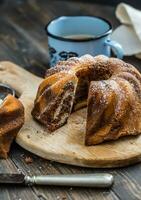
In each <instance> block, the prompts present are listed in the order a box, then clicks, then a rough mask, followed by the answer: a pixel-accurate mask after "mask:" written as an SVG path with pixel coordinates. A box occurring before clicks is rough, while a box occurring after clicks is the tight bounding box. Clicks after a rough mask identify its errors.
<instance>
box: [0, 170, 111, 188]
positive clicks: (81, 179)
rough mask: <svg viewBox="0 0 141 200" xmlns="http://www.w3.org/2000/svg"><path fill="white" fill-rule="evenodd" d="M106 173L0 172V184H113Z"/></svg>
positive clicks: (87, 185) (78, 185)
mask: <svg viewBox="0 0 141 200" xmlns="http://www.w3.org/2000/svg"><path fill="white" fill-rule="evenodd" d="M113 180H114V179H113V175H111V174H108V173H95V174H71V175H46V176H27V175H24V174H2V173H1V174H0V184H1V183H2V184H4V183H5V184H24V185H55V186H76V187H98V188H107V187H111V186H112V184H113Z"/></svg>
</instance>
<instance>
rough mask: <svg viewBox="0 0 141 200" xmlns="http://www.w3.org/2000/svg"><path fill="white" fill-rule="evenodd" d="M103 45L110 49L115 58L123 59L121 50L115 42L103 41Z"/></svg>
mask: <svg viewBox="0 0 141 200" xmlns="http://www.w3.org/2000/svg"><path fill="white" fill-rule="evenodd" d="M105 45H108V46H110V47H111V48H112V50H113V52H114V54H115V55H116V56H117V58H119V59H122V58H123V55H124V53H123V48H122V46H121V45H120V44H119V43H118V42H116V41H114V40H107V41H105Z"/></svg>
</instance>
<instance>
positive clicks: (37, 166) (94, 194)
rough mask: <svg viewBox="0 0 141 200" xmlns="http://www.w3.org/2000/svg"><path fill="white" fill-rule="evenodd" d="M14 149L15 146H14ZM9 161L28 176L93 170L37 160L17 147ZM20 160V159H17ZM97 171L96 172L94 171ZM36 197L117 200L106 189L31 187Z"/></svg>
mask: <svg viewBox="0 0 141 200" xmlns="http://www.w3.org/2000/svg"><path fill="white" fill-rule="evenodd" d="M14 147H15V146H14ZM10 155H11V159H12V160H13V161H14V163H15V164H16V166H17V167H18V168H20V169H22V170H23V172H24V173H26V174H28V175H46V174H74V173H92V172H94V170H93V169H85V168H80V167H75V166H68V165H63V164H59V163H56V162H51V161H47V160H44V159H41V158H39V157H38V156H35V155H33V154H31V153H29V152H27V151H25V150H23V149H22V148H21V147H19V146H17V148H12V151H11V154H10ZM26 157H31V158H32V159H33V163H31V164H27V163H26V162H25V158H26ZM19 158H20V159H19ZM95 171H98V170H95ZM100 171H101V170H100ZM33 190H34V191H35V193H36V195H38V196H44V197H46V198H47V199H51V200H53V199H62V198H66V199H76V200H85V199H89V200H93V199H96V200H99V199H101V200H106V199H109V200H113V199H115V200H118V199H119V198H118V197H117V196H116V195H115V194H114V193H113V191H110V190H108V189H99V190H98V189H92V188H83V189H82V188H69V187H61V188H59V187H49V186H48V187H46V186H45V187H40V186H36V187H33Z"/></svg>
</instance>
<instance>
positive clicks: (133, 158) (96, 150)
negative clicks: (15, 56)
mask: <svg viewBox="0 0 141 200" xmlns="http://www.w3.org/2000/svg"><path fill="white" fill-rule="evenodd" d="M41 81H42V79H41V78H38V77H36V76H34V75H33V74H31V73H29V72H27V71H25V70H24V69H22V68H20V67H18V66H16V65H15V64H12V63H10V62H1V63H0V82H3V83H6V84H9V85H10V86H11V87H13V88H14V89H15V90H16V91H17V92H18V93H19V94H20V100H21V101H22V103H23V104H24V107H25V124H24V126H23V127H22V129H21V130H20V132H19V133H18V136H17V138H16V141H17V143H18V144H19V145H21V146H22V147H23V148H25V149H27V150H28V151H31V152H32V153H34V154H36V155H38V156H41V157H43V158H46V159H49V160H54V161H57V162H61V163H66V164H71V165H78V166H84V167H94V168H105V167H119V166H127V165H129V164H132V163H136V162H139V161H140V160H141V136H130V137H125V138H122V139H119V140H117V141H112V142H107V143H104V144H100V145H96V146H91V147H87V146H85V145H84V137H85V124H86V120H85V119H86V108H85V109H82V110H79V111H77V112H75V113H73V114H72V115H71V116H70V118H69V120H68V123H67V124H66V125H64V126H63V127H61V128H60V129H58V130H57V131H55V132H54V133H53V134H50V133H47V131H46V130H45V128H44V127H43V126H41V125H40V124H38V123H37V122H36V121H34V120H33V118H32V116H31V114H30V113H31V110H32V107H33V102H34V99H35V96H36V92H37V88H38V85H39V83H40V82H41Z"/></svg>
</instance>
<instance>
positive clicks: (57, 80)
mask: <svg viewBox="0 0 141 200" xmlns="http://www.w3.org/2000/svg"><path fill="white" fill-rule="evenodd" d="M84 106H87V119H86V136H85V144H86V145H94V144H99V143H102V142H103V141H105V140H115V139H117V138H119V137H121V136H125V135H137V134H140V133H141V112H140V110H141V74H140V73H139V72H138V70H137V69H136V68H135V67H133V66H132V65H130V64H128V63H125V62H123V61H121V60H119V59H116V58H108V57H106V56H96V57H92V56H90V55H85V56H82V57H81V58H70V59H68V60H67V61H60V62H59V63H58V64H57V65H56V67H54V68H51V69H49V70H48V71H47V73H46V78H45V80H44V81H43V82H42V83H41V85H40V87H39V89H38V92H37V97H36V99H35V105H34V108H33V111H32V115H33V116H34V117H35V118H36V119H37V120H38V121H40V122H41V123H42V124H44V125H45V126H46V127H47V128H48V130H50V131H54V130H56V129H57V128H59V127H60V126H62V125H63V124H64V123H66V121H67V119H68V117H69V115H70V113H71V112H73V110H77V109H80V108H82V107H84Z"/></svg>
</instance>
